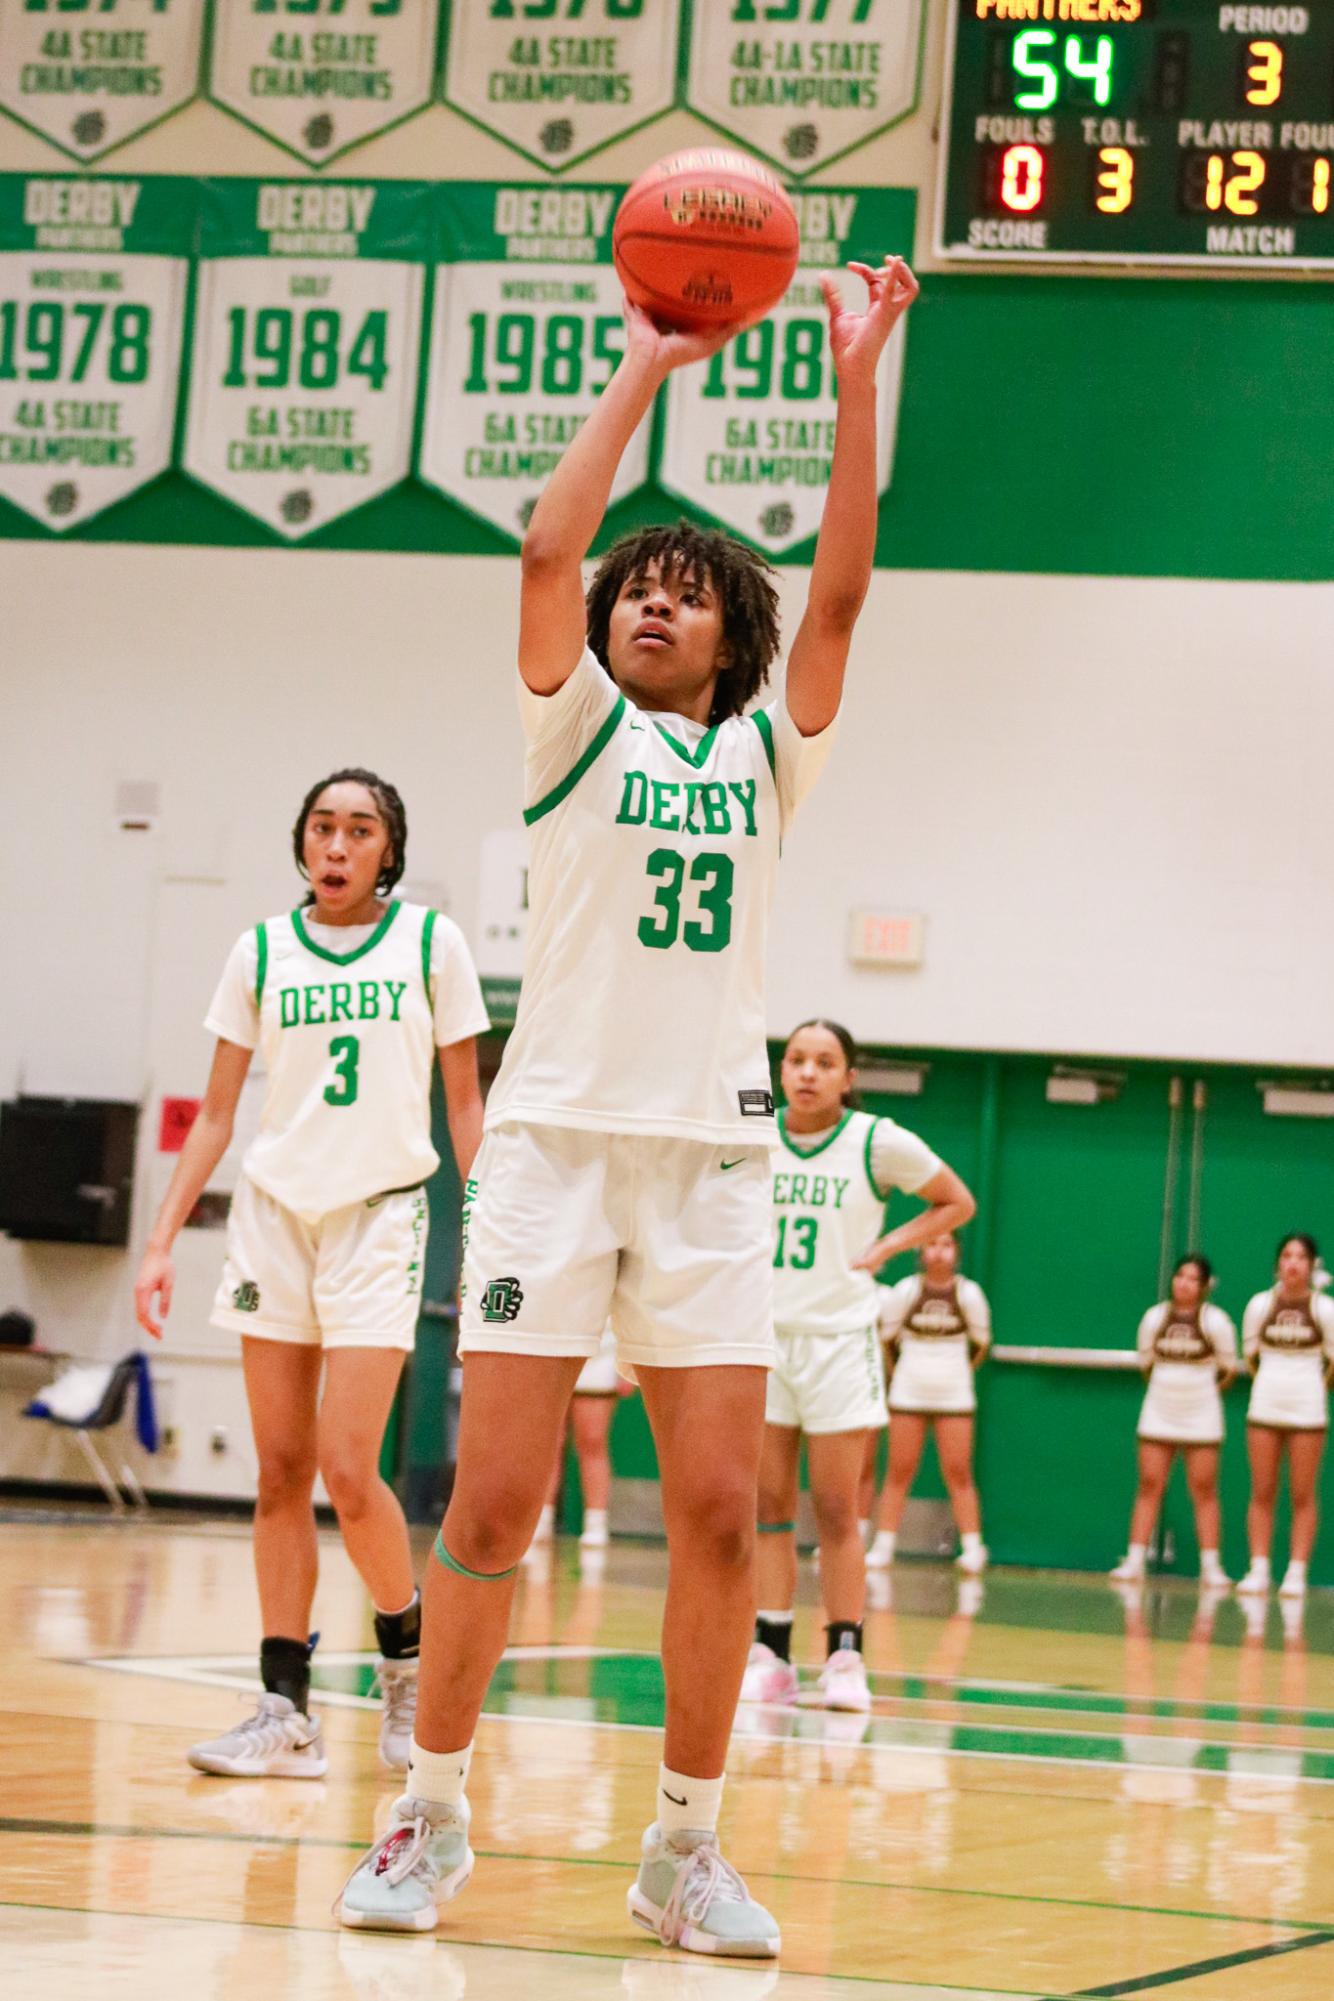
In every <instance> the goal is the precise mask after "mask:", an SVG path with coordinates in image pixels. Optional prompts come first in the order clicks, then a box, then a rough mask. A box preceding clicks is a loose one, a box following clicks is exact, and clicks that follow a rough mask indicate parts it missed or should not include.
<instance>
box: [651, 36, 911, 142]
mask: <svg viewBox="0 0 1334 2001" xmlns="http://www.w3.org/2000/svg"><path fill="white" fill-rule="evenodd" d="M925 14H926V0H780V4H777V5H774V4H772V0H707V4H705V0H696V4H695V6H694V7H693V8H692V10H691V17H692V18H691V24H690V50H689V55H688V58H687V76H686V103H687V104H688V105H689V107H690V109H691V110H692V111H694V112H696V113H697V114H698V115H699V117H701V118H704V119H707V120H708V122H709V123H710V124H711V125H716V126H717V127H718V129H719V131H720V132H725V133H726V134H727V136H728V137H729V138H731V139H734V140H735V141H737V143H738V144H740V145H742V146H744V147H745V148H746V149H747V151H748V152H751V153H757V154H759V156H760V158H761V159H765V160H769V161H770V162H772V164H773V165H774V166H776V167H778V168H779V169H780V170H781V171H782V172H783V173H785V174H789V175H794V176H796V178H798V179H800V178H801V176H802V175H804V174H810V173H814V172H815V170H816V169H817V168H818V167H827V166H829V164H830V163H831V161H834V160H838V159H841V158H842V157H843V155H844V154H845V153H850V152H851V151H852V150H853V148H854V147H856V146H864V145H865V144H866V142H867V140H868V139H871V138H874V137H875V135H876V133H878V132H884V131H885V130H887V128H888V127H889V126H891V125H896V124H897V123H898V121H899V120H900V119H901V118H905V117H906V116H907V115H908V113H909V112H910V111H912V110H913V109H914V107H915V106H916V103H917V94H918V90H919V88H920V84H921V69H922V30H923V25H924V17H925Z"/></svg>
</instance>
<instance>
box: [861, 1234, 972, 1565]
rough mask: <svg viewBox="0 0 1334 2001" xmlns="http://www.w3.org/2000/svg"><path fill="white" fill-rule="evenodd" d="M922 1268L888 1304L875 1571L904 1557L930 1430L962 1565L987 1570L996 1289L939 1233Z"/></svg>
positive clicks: (872, 1556)
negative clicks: (963, 1268)
mask: <svg viewBox="0 0 1334 2001" xmlns="http://www.w3.org/2000/svg"><path fill="white" fill-rule="evenodd" d="M921 1266H922V1268H921V1271H920V1272H919V1274H918V1275H917V1277H915V1278H902V1279H900V1280H899V1282H898V1284H897V1285H893V1286H891V1287H890V1288H889V1292H888V1294H887V1296H886V1298H885V1299H884V1301H883V1303H882V1305H881V1308H880V1332H881V1337H882V1339H883V1340H884V1343H885V1359H886V1363H887V1365H888V1367H889V1369H890V1371H891V1373H890V1381H889V1416H890V1423H889V1470H888V1472H887V1473H886V1476H885V1490H884V1493H883V1494H882V1495H881V1497H880V1526H879V1529H878V1531H877V1534H876V1538H875V1541H874V1542H873V1543H872V1545H871V1548H870V1550H869V1551H868V1553H867V1558H866V1561H867V1564H868V1566H869V1567H870V1568H871V1569H872V1570H883V1569H886V1568H887V1567H888V1566H889V1565H890V1564H891V1563H892V1562H893V1561H894V1547H895V1543H896V1540H897V1537H898V1532H899V1524H900V1522H901V1521H902V1520H903V1509H904V1504H905V1503H906V1501H907V1499H908V1493H909V1490H910V1488H911V1487H912V1483H913V1481H914V1479H915V1478H916V1476H917V1468H918V1466H919V1465H920V1464H921V1458H922V1448H923V1447H924V1446H925V1444H926V1434H927V1431H928V1429H934V1431H935V1434H936V1451H937V1453H938V1454H939V1457H940V1470H941V1472H942V1473H943V1474H944V1476H945V1486H946V1488H947V1490H948V1492H949V1497H950V1507H951V1508H952V1510H953V1512H954V1520H955V1523H956V1524H957V1526H958V1530H959V1538H960V1542H961V1544H962V1548H961V1550H960V1553H959V1556H958V1559H957V1561H958V1565H959V1568H960V1570H962V1571H964V1572H965V1573H966V1574H967V1575H969V1576H977V1575H978V1574H979V1573H980V1572H982V1571H983V1570H985V1569H986V1567H987V1551H986V1547H985V1545H984V1543H983V1541H982V1523H981V1518H980V1515H979V1512H978V1501H977V1488H976V1487H975V1486H974V1484H973V1422H974V1413H975V1412H976V1410H977V1396H976V1393H975V1391H974V1388H973V1372H974V1370H976V1369H977V1368H978V1367H980V1365H981V1364H982V1362H983V1361H984V1360H985V1359H986V1353H987V1350H988V1348H989V1347H990V1346H991V1308H990V1307H989V1306H988V1305H987V1298H986V1294H985V1293H984V1292H983V1290H982V1288H981V1286H980V1285H977V1284H976V1283H975V1282H974V1281H973V1280H972V1279H971V1278H963V1277H961V1276H960V1273H959V1245H958V1242H957V1240H956V1238H955V1236H954V1233H953V1231H952V1230H939V1231H937V1232H936V1233H935V1234H934V1235H932V1236H931V1237H929V1238H928V1239H927V1241H926V1242H925V1243H924V1244H923V1245H922V1250H921Z"/></svg>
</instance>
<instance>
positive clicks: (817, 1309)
mask: <svg viewBox="0 0 1334 2001" xmlns="http://www.w3.org/2000/svg"><path fill="white" fill-rule="evenodd" d="M853 1055H854V1049H853V1041H852V1037H851V1036H850V1035H849V1034H848V1031H847V1029H846V1028H841V1027H840V1026H839V1025H838V1023H836V1022H830V1021H807V1022H803V1023H802V1025H801V1026H800V1028H798V1029H796V1030H794V1032H793V1034H792V1036H791V1038H790V1040H789V1042H788V1045H787V1048H786V1049H785V1050H784V1052H783V1070H782V1082H783V1094H784V1096H785V1098H786V1099H787V1104H786V1106H785V1107H784V1109H783V1110H782V1111H781V1112H780V1113H779V1115H778V1138H779V1145H778V1148H777V1150H776V1152H775V1155H774V1183H773V1197H774V1324H775V1329H776V1332H777V1337H778V1358H777V1361H776V1363H775V1366H774V1368H773V1370H772V1371H771V1373H770V1376H769V1384H768V1392H767V1396H766V1401H765V1410H764V1449H763V1452H762V1454H761V1457H760V1482H759V1543H758V1545H757V1555H756V1584H757V1589H758V1597H759V1604H760V1607H761V1610H760V1612H759V1614H758V1617H757V1619H756V1626H755V1643H754V1645H753V1646H752V1648H751V1651H750V1659H749V1662H748V1664H747V1667H746V1674H745V1679H744V1681H743V1682H742V1686H741V1700H742V1701H743V1702H764V1703H776V1702H781V1703H790V1702H793V1701H795V1700H796V1696H797V1671H796V1669H795V1667H794V1666H793V1665H792V1659H791V1642H792V1608H793V1604H794V1601H795V1598H796V1589H797V1548H796V1536H795V1528H794V1525H795V1520H796V1512H797V1471H798V1463H799V1458H800V1452H801V1438H802V1433H803V1432H804V1433H805V1435H806V1463H807V1469H808V1472H809V1475H810V1483H811V1499H812V1502H813V1503H814V1507H815V1518H816V1523H817V1526H818V1529H819V1538H820V1585H821V1590H822V1592H823V1595H824V1602H825V1616H826V1619H827V1621H828V1623H827V1625H826V1627H825V1637H826V1642H827V1654H826V1660H825V1664H824V1668H823V1671H822V1672H821V1675H820V1699H821V1701H822V1702H823V1704H824V1706H825V1708H827V1709H844V1710H853V1711H857V1710H861V1711H865V1710H869V1708H870V1706H871V1696H870V1691H869V1689H868V1687H867V1682H866V1669H865V1666H864V1664H863V1661H862V1651H861V1648H862V1614H863V1611H864V1609H865V1602H866V1559H865V1542H864V1532H863V1530H862V1526H861V1524H860V1522H859V1520H858V1487H859V1484H860V1480H861V1468H862V1458H863V1454H864V1452H865V1448H866V1441H867V1440H868V1438H873V1437H874V1435H875V1432H876V1430H877V1429H878V1428H879V1427H880V1426H881V1425H883V1424H884V1422H885V1415H886V1413H885V1386H884V1376H883V1373H882V1368H881V1357H880V1345H879V1342H878V1340H877V1337H876V1286H875V1282H874V1278H873V1274H874V1273H875V1272H877V1271H878V1270H879V1269H880V1267H881V1265H883V1264H886V1263H887V1262H888V1261H889V1259H890V1258H892V1257H895V1256H897V1255H898V1254H899V1253H900V1252H902V1251H905V1250H910V1249H911V1248H912V1247H913V1246H914V1245H916V1244H920V1243H921V1242H922V1240H923V1238H924V1237H927V1236H931V1235H934V1234H935V1233H936V1232H937V1231H939V1230H940V1229H942V1228H945V1229H948V1228H949V1227H950V1226H951V1225H952V1224H955V1223H966V1222H967V1221H968V1218H969V1217H970V1216H971V1215H972V1214H973V1207H974V1205H973V1198H972V1196H971V1195H970V1194H969V1192H968V1190H967V1189H966V1188H965V1187H964V1185H963V1183H962V1181H960V1179H959V1177H958V1175H957V1174H955V1173H953V1171H952V1170H951V1169H950V1168H948V1167H946V1166H945V1165H944V1163H943V1162H942V1161H941V1160H940V1159H938V1157H937V1156H936V1155H935V1154H934V1153H933V1152H932V1151H931V1148H930V1147H929V1146H927V1145H926V1144H925V1142H924V1141H923V1140H920V1139H918V1137H917V1135H916V1134H915V1133H910V1132H908V1131H906V1130H905V1128H904V1127H902V1126H899V1125H896V1124H895V1123H894V1121H893V1120H892V1119H877V1118H873V1117H872V1116H871V1114H870V1113H869V1112H861V1111H857V1110H855V1109H853V1107H852V1098H853V1089H854V1085H855V1082H856V1072H855V1071H854V1069H853V1067H852V1062H853ZM893 1188H902V1189H903V1190H904V1191H905V1192H906V1193H908V1194H910V1195H917V1196H919V1197H920V1198H921V1200H922V1201H924V1202H926V1203H927V1204H928V1205H929V1206H928V1207H927V1208H926V1209H924V1210H922V1211H920V1212H919V1213H918V1214H917V1215H915V1216H912V1217H910V1218H909V1219H908V1221H907V1222H905V1223H901V1224H900V1225H899V1226H898V1228H897V1229H895V1230H891V1231H890V1232H889V1233H888V1235H886V1234H884V1233H883V1223H884V1210H885V1203H886V1201H887V1200H888V1197H889V1193H890V1190H891V1189H893Z"/></svg>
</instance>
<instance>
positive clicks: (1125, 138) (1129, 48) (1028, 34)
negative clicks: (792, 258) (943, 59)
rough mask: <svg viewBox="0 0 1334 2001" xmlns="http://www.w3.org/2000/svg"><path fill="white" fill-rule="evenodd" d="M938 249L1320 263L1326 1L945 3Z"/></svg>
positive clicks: (1328, 239)
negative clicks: (947, 9) (1255, 3)
mask: <svg viewBox="0 0 1334 2001" xmlns="http://www.w3.org/2000/svg"><path fill="white" fill-rule="evenodd" d="M951 7H952V13H951V17H950V28H951V33H950V49H949V57H948V66H947V73H946V135H947V148H948V151H947V156H946V161H945V171H944V173H943V174H942V177H941V187H940V200H939V208H938V215H937V249H938V250H939V252H940V254H941V255H942V256H944V257H949V258H960V259H974V260H976V261H978V262H985V263H996V262H1011V263H1031V264H1075V263H1079V264H1150V265H1152V264H1159V265H1210V264H1212V265H1224V266H1227V265H1266V266H1268V267H1270V268H1271V269H1272V268H1274V267H1278V268H1280V269H1281V268H1283V267H1284V266H1288V267H1307V268H1310V267H1313V266H1314V267H1320V266H1326V265H1327V266H1329V267H1330V268H1334V0H1306V4H1304V5H1300V6H1298V5H1265V6H1253V5H1227V4H1223V0H951Z"/></svg>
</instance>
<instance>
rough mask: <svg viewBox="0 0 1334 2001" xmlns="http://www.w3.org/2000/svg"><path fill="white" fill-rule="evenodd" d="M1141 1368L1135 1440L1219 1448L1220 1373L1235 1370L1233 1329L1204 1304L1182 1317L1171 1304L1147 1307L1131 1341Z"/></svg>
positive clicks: (1223, 1316)
mask: <svg viewBox="0 0 1334 2001" xmlns="http://www.w3.org/2000/svg"><path fill="white" fill-rule="evenodd" d="M1135 1345H1136V1347H1137V1349H1138V1351H1139V1359H1140V1366H1141V1368H1144V1369H1148V1370H1149V1371H1151V1373H1150V1375H1149V1386H1148V1388H1147V1390H1146V1391H1145V1393H1144V1403H1143V1406H1142V1407H1141V1410H1140V1414H1139V1426H1138V1436H1139V1437H1140V1438H1146V1439H1148V1440H1149V1441H1150V1443H1151V1444H1157V1445H1218V1444H1221V1442H1222V1438H1223V1399H1222V1397H1221V1395H1220V1394H1219V1382H1218V1376H1219V1371H1220V1369H1221V1370H1222V1371H1223V1372H1224V1374H1231V1373H1232V1372H1233V1371H1234V1370H1235V1368H1236V1366H1237V1330H1236V1328H1235V1327H1234V1326H1233V1324H1232V1322H1231V1320H1229V1318H1228V1316H1227V1314H1226V1313H1224V1312H1223V1311H1222V1309H1221V1308H1220V1307H1217V1306H1210V1305H1209V1304H1208V1302H1207V1301H1205V1302H1202V1303H1201V1304H1200V1305H1199V1306H1197V1307H1196V1308H1195V1310H1194V1312H1193V1313H1184V1312H1182V1311H1181V1310H1180V1309H1179V1308H1177V1307H1175V1306H1174V1305H1173V1304H1172V1302H1171V1300H1167V1301H1166V1302H1164V1303H1160V1304H1159V1305H1157V1306H1151V1307H1150V1308H1149V1310H1148V1312H1147V1313H1146V1314H1145V1315H1144V1318H1143V1319H1142V1320H1141V1321H1140V1323H1139V1334H1138V1337H1137V1339H1136V1344H1135Z"/></svg>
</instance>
